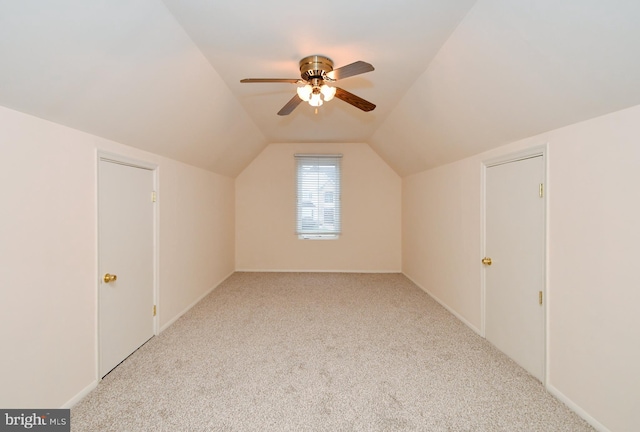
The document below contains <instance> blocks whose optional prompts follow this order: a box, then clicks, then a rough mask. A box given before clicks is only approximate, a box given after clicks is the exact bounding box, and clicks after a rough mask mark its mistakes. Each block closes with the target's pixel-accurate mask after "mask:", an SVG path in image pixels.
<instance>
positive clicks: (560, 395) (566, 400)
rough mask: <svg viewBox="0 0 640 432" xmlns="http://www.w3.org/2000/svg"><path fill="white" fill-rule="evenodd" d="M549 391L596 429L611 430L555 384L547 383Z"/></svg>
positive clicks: (603, 431)
mask: <svg viewBox="0 0 640 432" xmlns="http://www.w3.org/2000/svg"><path fill="white" fill-rule="evenodd" d="M547 391H548V392H549V393H550V394H552V395H553V396H554V397H555V398H556V399H558V400H559V401H560V402H562V403H564V404H565V405H566V406H568V407H569V409H571V411H573V412H575V413H576V414H578V415H579V416H580V417H582V418H583V419H584V420H585V421H586V422H587V423H589V424H590V425H591V426H593V427H594V429H595V430H597V431H599V432H611V431H610V430H609V429H608V428H606V427H605V426H604V425H603V424H602V423H600V422H599V421H598V420H596V419H594V418H593V417H591V416H590V415H589V414H588V413H587V412H586V411H585V410H584V409H582V408H581V407H580V406H579V405H577V404H576V403H575V402H574V401H572V400H571V399H569V398H568V397H567V396H565V395H564V394H563V393H562V392H561V391H560V390H558V389H557V388H555V387H554V386H553V385H551V384H549V383H547Z"/></svg>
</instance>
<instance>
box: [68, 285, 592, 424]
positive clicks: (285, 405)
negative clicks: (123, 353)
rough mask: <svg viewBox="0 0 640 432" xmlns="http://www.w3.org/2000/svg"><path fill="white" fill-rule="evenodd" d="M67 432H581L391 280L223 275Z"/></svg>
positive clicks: (443, 314)
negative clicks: (224, 276) (215, 285)
mask: <svg viewBox="0 0 640 432" xmlns="http://www.w3.org/2000/svg"><path fill="white" fill-rule="evenodd" d="M71 425H72V430H73V431H100V432H103V431H118V432H123V431H132V432H133V431H545V432H546V431H592V430H593V429H592V428H591V427H590V426H589V425H588V424H587V423H586V422H584V421H583V420H582V419H580V418H579V417H578V416H577V415H576V414H574V413H573V412H571V411H570V410H569V409H568V408H567V407H566V406H565V405H563V404H562V403H561V402H559V401H558V400H556V399H555V398H553V397H552V396H551V395H549V394H548V393H547V392H546V391H545V390H544V388H543V386H542V385H541V384H540V383H539V382H538V381H536V380H535V379H534V378H533V377H531V376H530V375H528V374H527V373H526V372H525V371H524V370H523V369H522V368H520V367H519V366H517V365H516V364H515V363H513V362H512V361H511V360H510V359H509V358H507V357H506V356H505V355H503V354H502V353H501V352H499V351H498V350H497V349H495V348H493V346H491V345H490V344H489V343H488V342H486V341H485V340H484V339H482V338H481V337H480V336H478V335H477V334H475V333H474V332H473V331H471V330H470V329H469V328H468V327H466V326H465V325H464V324H463V323H461V322H460V321H459V320H458V319H456V318H455V317H454V316H452V315H451V314H450V313H449V312H447V311H446V310H445V309H444V308H442V307H441V306H440V305H438V304H437V303H436V302H435V301H434V300H433V299H431V298H430V297H429V296H428V295H427V294H425V293H424V292H423V291H421V290H420V289H419V288H418V287H416V286H415V285H414V284H413V283H412V282H411V281H409V280H408V279H407V278H406V277H404V276H403V275H400V274H343V273H235V274H233V275H232V276H231V277H230V278H229V279H227V280H226V281H225V282H224V283H223V284H221V285H220V286H219V287H218V288H216V289H215V290H214V291H213V292H212V293H211V294H210V295H209V296H207V297H206V298H205V299H203V300H202V301H201V302H200V303H198V305H196V306H195V307H194V308H193V309H192V310H191V311H189V312H188V313H187V314H185V315H184V316H183V317H182V318H180V319H179V320H178V321H176V323H175V324H173V325H172V326H171V327H170V328H169V329H167V330H166V331H164V332H163V333H162V334H160V335H159V336H157V337H155V338H153V339H151V340H150V341H149V342H148V343H147V344H145V345H144V346H143V347H141V348H140V349H139V350H138V351H136V352H135V353H134V354H133V355H132V356H131V357H129V358H128V359H127V360H126V361H125V362H123V363H122V364H121V365H120V366H119V367H117V368H116V369H115V370H113V371H112V372H111V373H110V374H109V375H107V376H106V377H105V379H104V380H103V381H102V382H101V383H100V384H99V385H98V387H97V388H96V389H95V390H94V391H93V392H92V393H91V394H89V395H88V396H87V397H86V398H85V399H83V400H82V401H81V402H80V403H78V404H77V405H76V406H75V407H74V408H73V409H72V410H71Z"/></svg>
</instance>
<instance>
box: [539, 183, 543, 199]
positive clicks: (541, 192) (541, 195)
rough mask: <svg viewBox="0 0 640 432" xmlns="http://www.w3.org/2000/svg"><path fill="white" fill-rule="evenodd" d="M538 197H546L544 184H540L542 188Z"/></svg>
mask: <svg viewBox="0 0 640 432" xmlns="http://www.w3.org/2000/svg"><path fill="white" fill-rule="evenodd" d="M538 195H539V196H540V198H542V197H543V196H544V183H540V188H539V189H538Z"/></svg>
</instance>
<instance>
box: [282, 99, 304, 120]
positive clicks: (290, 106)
mask: <svg viewBox="0 0 640 432" xmlns="http://www.w3.org/2000/svg"><path fill="white" fill-rule="evenodd" d="M300 102H302V99H300V98H299V97H298V95H295V96H294V97H292V98H291V100H290V101H289V102H287V103H286V104H285V106H283V107H282V109H281V110H280V111H278V115H279V116H286V115H289V114H291V112H292V111H293V110H294V109H296V107H297V106H298V105H300Z"/></svg>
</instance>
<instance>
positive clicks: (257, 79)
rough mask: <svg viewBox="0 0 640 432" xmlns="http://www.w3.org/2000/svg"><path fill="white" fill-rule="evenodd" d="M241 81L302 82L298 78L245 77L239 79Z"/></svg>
mask: <svg viewBox="0 0 640 432" xmlns="http://www.w3.org/2000/svg"><path fill="white" fill-rule="evenodd" d="M240 82H241V83H291V84H298V83H303V82H304V81H302V80H301V79H300V78H245V79H242V80H240Z"/></svg>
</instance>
